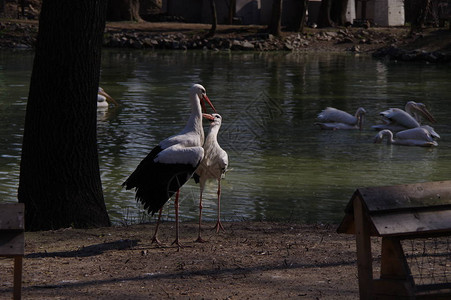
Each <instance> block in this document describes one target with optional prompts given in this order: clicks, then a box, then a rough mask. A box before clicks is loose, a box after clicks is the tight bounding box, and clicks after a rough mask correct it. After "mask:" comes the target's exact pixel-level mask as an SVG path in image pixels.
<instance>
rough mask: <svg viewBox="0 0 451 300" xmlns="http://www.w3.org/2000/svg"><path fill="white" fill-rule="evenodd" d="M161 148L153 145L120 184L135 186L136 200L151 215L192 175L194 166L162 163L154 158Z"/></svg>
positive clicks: (128, 187)
mask: <svg viewBox="0 0 451 300" xmlns="http://www.w3.org/2000/svg"><path fill="white" fill-rule="evenodd" d="M162 150H163V149H162V148H161V147H160V146H157V147H155V148H154V149H153V150H152V151H151V152H150V153H149V154H148V155H147V156H146V157H145V158H144V159H143V160H142V161H141V163H140V164H139V165H138V167H137V168H136V170H135V171H134V172H133V173H132V174H131V175H130V177H129V178H128V179H127V180H126V181H125V182H124V183H123V184H122V185H123V186H125V188H126V189H127V190H129V189H132V188H135V190H136V195H135V199H136V201H139V202H141V203H142V204H143V205H144V209H146V210H147V212H148V213H151V214H152V215H153V214H154V213H156V212H157V211H159V210H160V208H162V207H163V205H164V204H165V203H166V202H167V201H168V200H169V199H170V198H171V197H172V196H173V195H174V193H175V192H177V191H178V189H180V187H182V185H184V184H185V183H186V182H187V181H188V180H189V179H190V178H191V176H192V175H193V173H194V171H195V170H196V168H197V166H196V167H193V166H192V165H191V164H167V163H166V164H164V163H158V162H155V161H154V159H155V157H156V156H157V155H158V153H160V152H161V151H162Z"/></svg>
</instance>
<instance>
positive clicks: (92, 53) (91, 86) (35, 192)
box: [18, 0, 110, 230]
mask: <svg viewBox="0 0 451 300" xmlns="http://www.w3.org/2000/svg"><path fill="white" fill-rule="evenodd" d="M105 12H106V0H77V1H50V0H44V1H43V3H42V10H41V15H40V21H39V32H38V38H37V45H36V51H35V58H34V63H33V71H32V75H31V81H30V91H29V97H28V104H27V111H26V117H25V130H24V136H23V146H22V159H21V165H20V179H19V190H18V198H19V202H22V203H25V207H26V209H25V224H26V228H27V230H47V229H57V228H63V227H69V226H73V227H77V228H81V227H92V226H109V225H110V220H109V217H108V214H107V212H106V207H105V203H104V199H103V193H102V184H101V180H100V171H99V161H98V152H97V137H96V134H97V132H96V130H97V129H96V126H97V122H96V117H97V90H98V86H99V76H100V52H101V51H100V50H101V44H102V37H103V30H104V28H105Z"/></svg>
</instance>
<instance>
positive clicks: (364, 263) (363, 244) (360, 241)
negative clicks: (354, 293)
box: [353, 197, 373, 299]
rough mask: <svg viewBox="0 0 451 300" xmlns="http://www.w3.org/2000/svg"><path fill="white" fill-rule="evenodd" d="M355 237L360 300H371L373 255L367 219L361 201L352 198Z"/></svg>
mask: <svg viewBox="0 0 451 300" xmlns="http://www.w3.org/2000/svg"><path fill="white" fill-rule="evenodd" d="M353 206H354V220H355V237H356V248H357V273H358V276H359V294H360V299H371V294H372V282H373V255H372V253H371V238H370V232H369V231H370V230H369V224H368V217H367V215H366V212H365V209H364V207H363V203H362V200H361V199H360V198H358V197H356V198H354V205H353Z"/></svg>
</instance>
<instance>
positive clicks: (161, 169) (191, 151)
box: [122, 84, 216, 247]
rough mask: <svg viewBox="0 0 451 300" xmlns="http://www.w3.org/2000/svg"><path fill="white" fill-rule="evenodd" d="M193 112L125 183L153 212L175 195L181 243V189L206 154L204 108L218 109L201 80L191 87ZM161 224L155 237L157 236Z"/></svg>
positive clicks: (177, 225) (176, 237)
mask: <svg viewBox="0 0 451 300" xmlns="http://www.w3.org/2000/svg"><path fill="white" fill-rule="evenodd" d="M189 100H190V105H191V115H190V117H189V119H188V122H187V123H186V125H185V128H184V129H183V130H182V131H181V132H180V133H178V134H176V135H173V136H171V137H169V138H167V139H165V140H163V141H161V142H160V143H159V144H158V146H156V147H155V148H153V150H152V151H151V152H150V153H149V154H148V155H147V156H146V157H145V158H144V159H143V160H142V161H141V163H140V164H139V165H138V167H137V168H136V170H135V171H134V172H133V173H132V174H131V175H130V177H128V179H127V180H126V181H125V182H124V183H123V184H122V186H124V187H125V188H126V189H127V190H129V189H132V188H135V191H136V195H135V199H136V200H137V201H139V202H141V203H142V204H143V206H144V209H146V210H147V212H148V213H150V214H152V215H153V214H155V212H157V211H160V213H159V217H158V220H160V217H161V209H162V207H163V205H164V204H165V203H166V202H167V201H168V200H169V199H170V198H171V197H172V196H173V195H174V194H176V196H175V204H174V205H175V218H176V219H175V221H176V233H175V234H176V236H175V241H174V242H173V244H176V245H177V246H178V247H181V244H180V241H179V216H178V208H179V199H178V198H179V189H180V188H181V187H182V186H183V185H184V184H185V183H186V182H187V181H188V180H189V179H190V178H191V176H192V175H193V173H194V171H195V170H196V169H197V167H198V166H199V164H200V162H201V161H202V158H203V157H204V149H203V148H202V145H203V143H204V130H203V128H202V111H203V110H204V111H205V110H206V104H208V105H209V106H210V107H211V108H212V109H213V111H214V112H216V109H215V108H214V106H213V104H212V103H211V101H210V99H208V97H207V94H206V91H205V88H204V87H203V86H202V85H200V84H195V85H193V86H192V87H191V88H190V90H189ZM157 232H158V224H157V227H156V230H155V234H154V236H153V238H152V241H155V242H157V243H158V244H160V242H159V241H158V238H157Z"/></svg>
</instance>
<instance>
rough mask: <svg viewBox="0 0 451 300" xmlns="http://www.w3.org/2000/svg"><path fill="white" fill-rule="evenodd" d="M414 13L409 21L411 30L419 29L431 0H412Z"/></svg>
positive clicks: (422, 24) (424, 20)
mask: <svg viewBox="0 0 451 300" xmlns="http://www.w3.org/2000/svg"><path fill="white" fill-rule="evenodd" d="M413 3H414V15H415V18H414V19H413V21H412V23H411V27H410V30H411V32H415V31H421V30H422V28H423V27H424V23H425V22H426V16H427V14H428V11H429V9H430V7H431V0H424V1H414V2H413Z"/></svg>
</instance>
